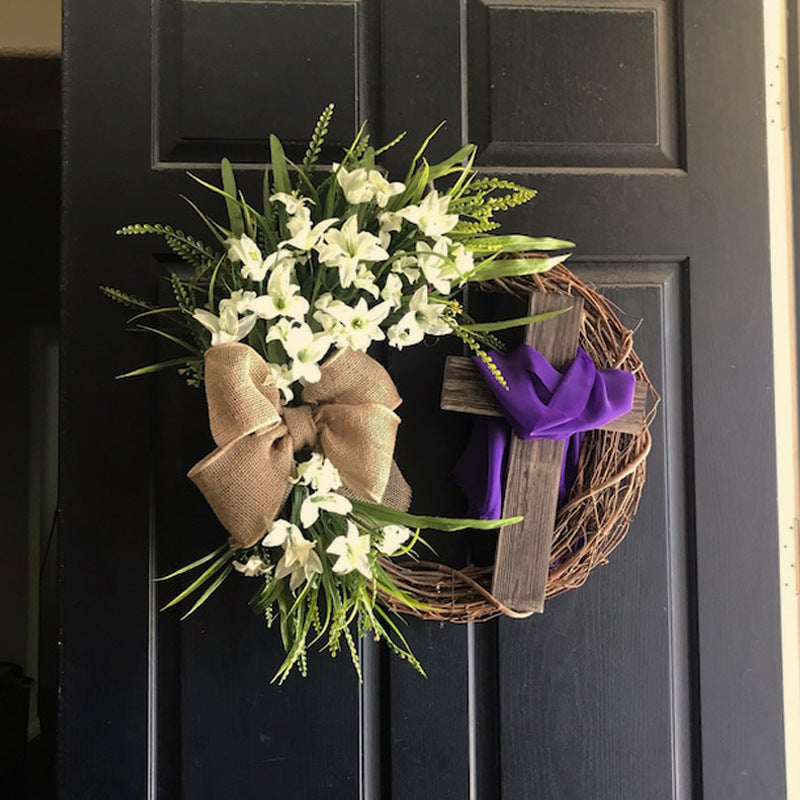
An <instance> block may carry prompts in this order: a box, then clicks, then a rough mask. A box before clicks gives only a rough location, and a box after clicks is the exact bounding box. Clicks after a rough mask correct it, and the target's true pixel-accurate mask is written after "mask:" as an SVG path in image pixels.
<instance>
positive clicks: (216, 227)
mask: <svg viewBox="0 0 800 800" xmlns="http://www.w3.org/2000/svg"><path fill="white" fill-rule="evenodd" d="M190 177H192V178H194V175H191V176H190ZM195 180H196V181H198V182H199V183H205V182H204V181H201V180H200V179H199V178H195ZM205 185H206V186H208V187H210V188H211V189H213V190H214V191H215V192H220V193H221V194H223V195H224V194H225V193H224V192H221V190H220V189H217V187H216V186H212V185H211V184H210V183H208V184H205ZM181 198H183V199H184V200H185V201H186V202H187V203H188V204H189V205H190V206H191V208H192V209H194V211H195V213H196V214H197V216H198V217H200V219H202V220H203V222H205V224H206V226H207V227H208V229H209V230H210V231H211V233H213V234H214V236H216V237H217V239H218V240H219V242H220V244H223V245H224V244H225V240H226V239H228V238H229V237H230V235H231V232H230V231H228V230H225V228H223V227H222V225H220V224H219V223H217V222H214V220H213V219H210V218H209V217H207V216H206V215H205V214H204V213H203V212H202V211H201V210H200V208H199V207H198V206H197V204H196V203H193V202H192V201H191V200H190V199H189V198H188V197H186V195H183V194H182V195H181Z"/></svg>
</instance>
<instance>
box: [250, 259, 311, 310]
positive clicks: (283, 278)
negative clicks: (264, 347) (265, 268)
mask: <svg viewBox="0 0 800 800" xmlns="http://www.w3.org/2000/svg"><path fill="white" fill-rule="evenodd" d="M293 268H294V267H293V266H292V265H291V264H283V265H281V266H280V267H276V268H275V269H274V270H273V271H272V274H271V275H270V276H269V281H268V282H267V293H266V294H265V295H261V296H260V297H257V298H256V299H255V300H253V301H251V303H250V309H251V310H252V311H253V312H254V313H255V314H256V315H257V316H259V317H261V318H262V319H273V318H274V317H279V316H281V317H289V318H290V319H296V320H297V321H298V322H300V321H302V320H304V319H305V316H306V313H307V312H308V310H309V308H310V305H309V303H308V300H306V298H305V297H303V296H302V295H301V294H300V287H299V286H298V285H297V284H296V283H294V282H293V281H292V270H293Z"/></svg>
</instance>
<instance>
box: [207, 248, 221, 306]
mask: <svg viewBox="0 0 800 800" xmlns="http://www.w3.org/2000/svg"><path fill="white" fill-rule="evenodd" d="M223 260H224V256H223V257H222V258H221V259H220V260H219V261H217V266H216V267H214V271H213V272H212V273H211V280H210V281H209V282H208V307H209V308H210V309H211V313H212V314H213V313H214V311H215V309H216V305H215V304H214V286H215V285H216V283H217V275H218V274H219V268H220V267H221V266H222V262H223Z"/></svg>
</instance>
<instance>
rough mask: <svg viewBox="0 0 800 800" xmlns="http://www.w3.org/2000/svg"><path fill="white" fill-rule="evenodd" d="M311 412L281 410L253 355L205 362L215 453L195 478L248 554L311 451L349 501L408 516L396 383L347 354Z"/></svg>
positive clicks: (331, 366) (245, 352)
mask: <svg viewBox="0 0 800 800" xmlns="http://www.w3.org/2000/svg"><path fill="white" fill-rule="evenodd" d="M321 370H322V378H321V379H320V380H319V381H318V382H317V383H312V384H309V385H308V386H306V387H305V388H304V389H303V393H302V401H303V405H300V406H296V407H289V406H285V407H282V406H281V404H280V394H279V392H278V389H277V387H276V386H275V381H274V380H273V378H272V375H271V373H270V371H269V367H268V366H267V364H266V362H265V361H264V359H263V358H261V356H260V355H259V354H258V353H257V352H256V351H255V350H253V349H252V348H251V347H248V346H247V345H245V344H240V343H235V342H234V343H230V344H222V345H216V346H215V347H211V348H209V349H208V350H207V351H206V354H205V384H206V399H207V401H208V418H209V423H210V425H211V435H212V436H213V437H214V441H215V442H216V444H217V449H216V450H214V452H212V453H211V454H209V455H208V456H206V457H205V458H204V459H203V460H202V461H200V462H198V463H197V464H195V466H194V467H192V469H191V470H190V471H189V478H191V479H192V481H194V483H195V484H196V485H197V487H198V488H199V489H200V491H201V492H202V493H203V494H204V495H205V498H206V500H208V503H209V505H210V506H211V507H212V508H213V509H214V513H216V515H217V517H218V518H219V520H220V522H221V523H222V524H223V525H224V526H225V528H226V529H227V530H228V532H229V533H230V534H231V536H233V537H234V539H236V540H237V541H238V542H239V543H241V544H242V545H243V546H245V547H249V546H250V545H252V544H255V543H256V542H257V541H258V540H259V538H261V536H263V535H264V533H265V532H266V531H267V529H268V528H269V524H270V522H271V521H272V520H273V519H274V518H275V517H276V515H277V514H278V512H279V511H280V509H281V506H282V505H283V503H284V501H285V500H286V497H287V495H288V493H289V490H290V489H291V479H292V476H293V475H294V464H295V461H294V453H295V452H296V451H298V450H301V449H303V448H304V447H310V448H312V449H314V450H317V451H319V452H321V453H323V454H324V455H325V456H326V457H327V458H329V459H330V460H331V461H332V462H333V464H334V466H335V467H336V468H337V469H338V470H339V474H340V475H341V477H342V482H343V484H344V486H345V487H346V491H345V493H347V494H350V495H351V496H357V497H361V498H364V499H366V500H371V501H373V502H376V503H377V502H384V503H386V504H387V505H392V506H394V507H395V508H402V509H403V510H405V509H407V508H408V506H409V503H410V499H411V490H410V489H409V487H408V484H407V483H406V482H405V480H404V479H403V476H402V475H401V474H400V470H399V469H398V468H397V465H396V464H395V463H394V461H393V458H392V456H393V453H394V444H395V438H396V435H397V426H398V425H399V424H400V418H399V417H398V416H397V414H395V413H394V411H393V409H395V408H397V406H399V405H400V402H401V399H400V396H399V395H398V394H397V389H396V388H395V385H394V383H392V379H391V378H390V377H389V373H388V372H386V370H385V369H384V368H383V367H382V366H381V365H380V364H378V362H377V361H375V360H374V359H372V358H370V357H369V356H368V355H367V354H366V353H362V352H358V351H355V350H349V349H348V350H339V351H337V352H336V353H335V354H334V355H332V356H331V357H330V358H328V359H327V361H325V363H323V364H322V366H321Z"/></svg>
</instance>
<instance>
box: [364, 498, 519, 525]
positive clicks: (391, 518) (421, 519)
mask: <svg viewBox="0 0 800 800" xmlns="http://www.w3.org/2000/svg"><path fill="white" fill-rule="evenodd" d="M351 502H352V504H353V510H354V511H356V513H358V512H359V511H361V512H363V513H364V514H366V516H368V517H370V518H371V519H374V520H376V521H379V522H383V523H390V524H396V525H405V526H406V527H408V528H430V529H433V530H437V531H461V530H465V529H467V528H474V529H476V530H482V531H489V530H494V529H495V528H502V527H503V526H504V525H513V524H515V523H517V522H521V521H522V517H507V518H505V519H469V518H466V517H465V518H453V517H426V516H419V515H417V514H407V513H406V512H405V511H398V510H397V509H395V508H389V507H388V506H382V505H378V504H376V503H368V502H367V501H366V500H352V499H351Z"/></svg>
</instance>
